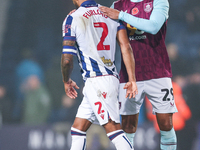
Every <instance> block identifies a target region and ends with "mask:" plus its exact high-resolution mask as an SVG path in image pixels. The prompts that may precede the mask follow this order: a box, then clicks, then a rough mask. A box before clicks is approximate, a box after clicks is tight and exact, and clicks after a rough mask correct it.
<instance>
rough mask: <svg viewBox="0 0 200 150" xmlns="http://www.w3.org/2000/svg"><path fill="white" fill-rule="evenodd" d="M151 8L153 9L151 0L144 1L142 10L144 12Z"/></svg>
mask: <svg viewBox="0 0 200 150" xmlns="http://www.w3.org/2000/svg"><path fill="white" fill-rule="evenodd" d="M152 9H153V3H152V2H149V3H144V11H145V12H146V13H149V12H150V11H151V10H152Z"/></svg>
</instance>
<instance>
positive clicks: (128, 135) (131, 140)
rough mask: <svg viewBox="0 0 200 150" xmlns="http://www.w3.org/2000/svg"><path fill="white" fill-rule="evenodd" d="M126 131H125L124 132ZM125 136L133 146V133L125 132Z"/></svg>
mask: <svg viewBox="0 0 200 150" xmlns="http://www.w3.org/2000/svg"><path fill="white" fill-rule="evenodd" d="M125 133H126V132H125ZM126 136H127V138H128V139H129V141H130V142H131V144H132V145H133V146H134V137H135V133H126Z"/></svg>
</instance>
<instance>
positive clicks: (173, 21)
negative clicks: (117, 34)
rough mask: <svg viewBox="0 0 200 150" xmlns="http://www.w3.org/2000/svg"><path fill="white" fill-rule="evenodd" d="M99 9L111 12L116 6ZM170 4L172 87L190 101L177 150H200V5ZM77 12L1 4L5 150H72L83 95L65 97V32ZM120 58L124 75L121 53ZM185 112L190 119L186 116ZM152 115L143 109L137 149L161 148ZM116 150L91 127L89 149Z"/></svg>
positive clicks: (65, 4) (64, 2) (58, 5)
mask: <svg viewBox="0 0 200 150" xmlns="http://www.w3.org/2000/svg"><path fill="white" fill-rule="evenodd" d="M96 2H98V3H100V4H102V5H105V6H111V4H112V2H113V0H104V1H103V0H96ZM169 3H170V13H169V14H170V16H169V20H168V28H167V37H166V44H167V48H168V52H169V57H170V61H171V63H172V71H173V74H174V76H173V81H174V82H175V83H177V85H178V86H179V87H180V89H181V91H179V92H178V93H177V95H178V94H179V98H180V96H181V99H182V100H183V101H184V102H185V104H184V106H183V105H180V110H181V111H180V112H182V113H179V114H178V115H179V119H181V121H179V122H178V123H177V126H180V128H178V129H177V137H178V150H200V109H199V108H200V1H197V0H175V1H174V0H169ZM74 8H75V7H74V5H73V3H72V1H71V0H0V150H67V149H69V147H70V140H71V138H70V133H69V130H70V126H71V125H72V123H73V119H74V117H75V114H76V110H77V107H78V105H79V104H80V102H81V99H82V93H81V90H79V91H78V93H79V97H78V98H77V99H76V100H71V99H69V98H68V97H66V96H65V93H64V88H63V83H62V76H61V71H60V57H61V52H62V31H61V27H62V22H63V20H64V18H65V17H66V15H67V14H68V13H69V12H70V11H71V10H72V9H74ZM116 57H117V60H119V61H117V62H116V65H117V67H118V70H119V69H120V52H119V48H117V53H116ZM77 68H79V67H78V64H77V62H76V59H75V65H74V71H73V75H72V78H73V79H74V80H75V81H76V82H77V84H78V85H79V87H83V82H82V77H81V74H80V69H77ZM80 89H81V88H80ZM174 94H175V93H174ZM177 99H178V98H177ZM179 104H180V103H177V105H179ZM178 107H179V106H178ZM187 107H188V108H189V111H191V115H188V114H186V115H185V114H184V112H186V109H185V108H187ZM148 113H149V107H147V105H146V103H144V105H143V107H142V109H141V112H140V119H139V127H138V130H137V134H136V138H135V150H158V149H159V133H157V131H156V129H155V128H154V123H153V121H152V120H151V119H150V118H149V115H148ZM185 116H187V117H185ZM113 149H114V147H113V145H112V144H111V143H110V141H109V140H108V138H107V137H106V136H105V132H104V130H103V129H102V128H101V127H99V126H97V125H93V126H92V127H91V128H90V129H89V131H88V133H87V150H113Z"/></svg>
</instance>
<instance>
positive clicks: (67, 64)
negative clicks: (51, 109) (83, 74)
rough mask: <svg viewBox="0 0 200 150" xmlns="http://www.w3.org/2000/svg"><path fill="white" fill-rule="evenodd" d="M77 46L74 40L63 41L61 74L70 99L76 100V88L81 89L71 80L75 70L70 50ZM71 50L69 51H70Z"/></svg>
mask: <svg viewBox="0 0 200 150" xmlns="http://www.w3.org/2000/svg"><path fill="white" fill-rule="evenodd" d="M74 46H75V41H74V40H66V39H64V40H63V54H62V57H61V72H62V76H63V82H64V88H65V93H66V94H67V96H69V97H70V98H73V99H75V98H76V97H77V92H76V90H75V89H74V88H76V89H79V87H78V86H77V85H76V82H74V81H73V80H71V79H70V75H71V73H72V70H73V55H72V54H71V53H70V48H71V47H74ZM68 49H69V50H68Z"/></svg>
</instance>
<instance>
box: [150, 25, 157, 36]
mask: <svg viewBox="0 0 200 150" xmlns="http://www.w3.org/2000/svg"><path fill="white" fill-rule="evenodd" d="M158 31H159V29H158V28H157V27H156V26H153V27H152V29H151V31H150V33H151V34H153V35H156V34H157V33H158Z"/></svg>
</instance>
